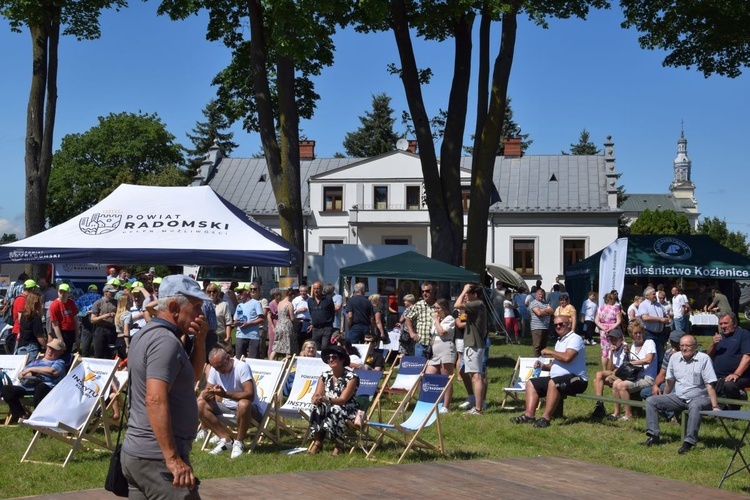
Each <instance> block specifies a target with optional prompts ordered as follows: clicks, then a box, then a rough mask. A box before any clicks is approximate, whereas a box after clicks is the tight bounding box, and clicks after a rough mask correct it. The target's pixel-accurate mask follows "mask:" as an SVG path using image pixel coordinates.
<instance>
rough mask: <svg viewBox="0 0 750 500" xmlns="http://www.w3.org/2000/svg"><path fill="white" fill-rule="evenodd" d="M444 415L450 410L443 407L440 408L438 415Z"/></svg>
mask: <svg viewBox="0 0 750 500" xmlns="http://www.w3.org/2000/svg"><path fill="white" fill-rule="evenodd" d="M446 413H450V410H449V409H448V408H446V407H445V406H441V407H440V414H441V415H445V414H446Z"/></svg>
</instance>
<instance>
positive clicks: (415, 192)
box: [406, 186, 419, 210]
mask: <svg viewBox="0 0 750 500" xmlns="http://www.w3.org/2000/svg"><path fill="white" fill-rule="evenodd" d="M406 209H407V210H419V186H406Z"/></svg>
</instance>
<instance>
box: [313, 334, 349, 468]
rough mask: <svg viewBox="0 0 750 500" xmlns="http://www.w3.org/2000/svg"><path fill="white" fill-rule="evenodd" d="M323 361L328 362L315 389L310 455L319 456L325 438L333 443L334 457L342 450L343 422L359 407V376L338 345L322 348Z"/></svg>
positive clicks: (344, 424) (344, 425)
mask: <svg viewBox="0 0 750 500" xmlns="http://www.w3.org/2000/svg"><path fill="white" fill-rule="evenodd" d="M321 357H322V358H323V361H325V362H327V363H328V367H329V370H326V371H324V372H323V374H322V375H321V376H320V378H319V379H318V383H317V385H316V386H315V394H313V397H312V403H313V404H314V405H315V407H314V408H313V411H312V413H311V414H310V432H311V433H312V435H313V444H312V446H311V447H310V450H309V453H311V454H313V455H314V454H316V453H319V452H320V450H321V449H322V448H323V440H324V439H326V438H328V439H330V440H331V441H333V442H334V443H335V448H334V450H333V455H334V456H336V455H340V454H341V453H343V451H344V445H343V436H344V432H345V431H346V422H347V421H351V422H353V421H354V418H355V417H356V416H357V410H358V409H359V405H358V404H357V399H356V398H355V396H356V394H357V387H358V386H359V377H357V375H355V374H354V372H353V371H352V370H351V368H348V366H349V355H348V354H347V353H346V351H345V350H344V349H343V348H342V347H341V346H337V345H329V346H328V347H326V348H325V349H323V353H322V356H321Z"/></svg>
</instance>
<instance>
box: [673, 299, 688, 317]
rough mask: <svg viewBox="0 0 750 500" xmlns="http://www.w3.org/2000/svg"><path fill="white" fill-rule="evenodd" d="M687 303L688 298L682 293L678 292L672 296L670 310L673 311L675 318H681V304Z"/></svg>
mask: <svg viewBox="0 0 750 500" xmlns="http://www.w3.org/2000/svg"><path fill="white" fill-rule="evenodd" d="M687 303H688V298H687V296H686V295H685V294H683V293H678V294H677V295H675V296H674V297H672V312H673V313H674V317H675V319H677V318H681V317H682V315H683V309H682V306H684V305H685V304H687Z"/></svg>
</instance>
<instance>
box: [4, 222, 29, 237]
mask: <svg viewBox="0 0 750 500" xmlns="http://www.w3.org/2000/svg"><path fill="white" fill-rule="evenodd" d="M4 233H8V234H15V235H16V236H18V238H19V239H21V238H23V235H24V231H23V227H22V226H21V225H20V224H17V223H16V222H14V221H10V220H8V219H0V236H2V235H3V234H4Z"/></svg>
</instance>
